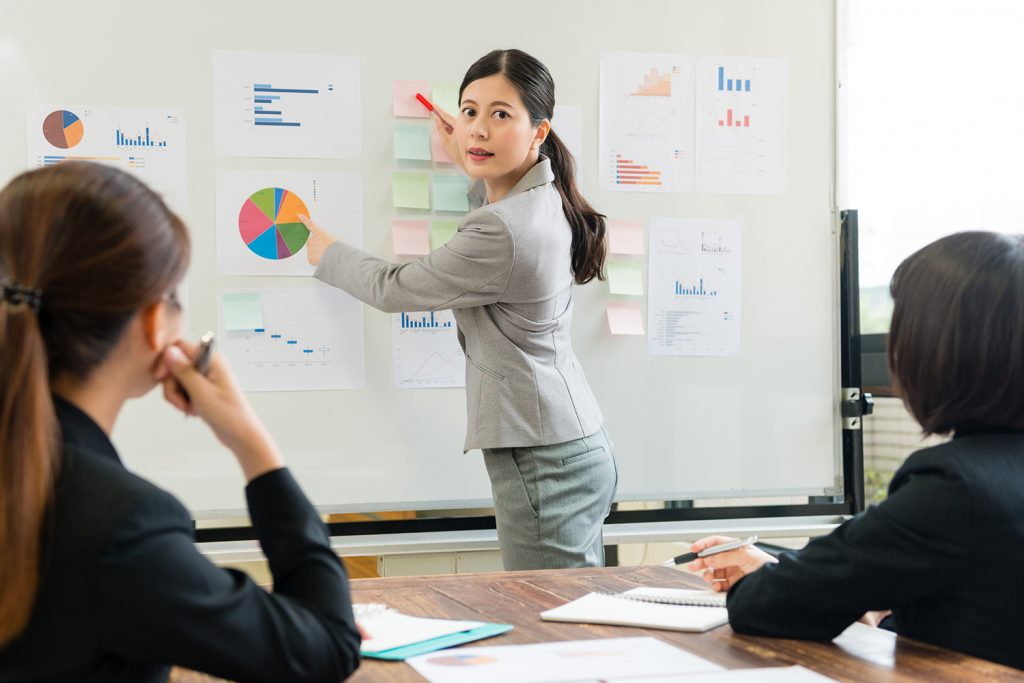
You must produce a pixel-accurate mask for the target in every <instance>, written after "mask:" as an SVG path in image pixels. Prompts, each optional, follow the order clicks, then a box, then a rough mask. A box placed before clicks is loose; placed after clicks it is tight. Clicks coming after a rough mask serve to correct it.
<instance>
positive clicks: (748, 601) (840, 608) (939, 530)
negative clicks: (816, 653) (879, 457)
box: [727, 458, 970, 640]
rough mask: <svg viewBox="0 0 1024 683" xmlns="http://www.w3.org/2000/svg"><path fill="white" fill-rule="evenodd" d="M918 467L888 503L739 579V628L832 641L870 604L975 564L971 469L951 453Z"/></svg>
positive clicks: (883, 605) (733, 604)
mask: <svg viewBox="0 0 1024 683" xmlns="http://www.w3.org/2000/svg"><path fill="white" fill-rule="evenodd" d="M908 465H911V466H910V467H907V468H905V470H902V471H901V472H900V473H897V475H896V477H895V478H894V480H893V484H892V486H891V487H890V495H889V497H888V498H887V499H886V500H885V501H884V502H883V503H881V504H880V505H878V506H877V507H873V508H870V509H869V510H867V511H866V512H864V513H863V514H861V515H859V516H857V517H855V518H854V519H852V520H849V521H848V522H846V523H845V524H843V525H842V526H840V527H839V528H837V529H836V530H835V531H834V532H833V533H831V534H829V535H828V536H825V537H822V538H819V539H816V540H814V541H812V542H811V543H810V544H808V545H807V547H806V548H804V549H803V550H802V551H799V552H792V553H783V554H782V556H781V557H780V558H779V563H778V564H772V565H765V566H764V567H762V568H761V569H760V570H758V571H756V572H754V573H753V574H751V575H749V576H747V577H746V578H744V579H742V580H741V581H740V582H739V583H737V584H736V585H735V586H734V587H733V588H732V590H731V591H730V592H729V596H728V603H727V604H728V608H729V622H730V624H731V625H732V627H733V629H734V630H735V631H737V632H740V633H749V634H754V635H767V636H780V637H785V638H806V639H815V640H818V639H820V640H827V639H831V638H834V637H836V636H837V635H839V634H840V633H841V632H842V631H843V630H844V629H845V628H846V627H847V626H849V625H850V624H851V623H853V622H854V621H856V620H857V619H859V618H860V616H861V615H863V614H864V613H865V612H867V611H870V610H882V609H892V608H897V607H900V606H901V605H906V604H909V603H912V602H915V601H917V600H919V599H921V598H923V597H927V596H929V595H935V594H936V593H938V592H940V591H942V590H943V589H945V588H947V587H949V586H952V585H954V584H955V583H956V582H957V581H958V577H959V576H960V575H961V573H962V572H964V571H966V570H968V567H969V563H968V562H967V561H966V559H965V555H966V554H967V550H966V549H967V546H968V541H969V539H968V529H969V525H970V502H969V501H970V497H969V496H968V495H967V491H966V484H965V481H964V477H963V475H962V474H961V473H960V472H959V470H958V469H957V467H956V466H955V463H953V462H952V461H950V460H943V461H939V460H935V461H929V459H928V458H919V459H918V460H917V461H916V462H914V463H910V461H908Z"/></svg>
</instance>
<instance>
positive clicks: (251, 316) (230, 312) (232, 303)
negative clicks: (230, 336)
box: [220, 292, 263, 330]
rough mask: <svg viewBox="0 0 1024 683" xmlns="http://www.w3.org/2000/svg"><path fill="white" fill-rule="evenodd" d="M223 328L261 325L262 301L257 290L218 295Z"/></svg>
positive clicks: (258, 326)
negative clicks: (222, 315) (222, 316)
mask: <svg viewBox="0 0 1024 683" xmlns="http://www.w3.org/2000/svg"><path fill="white" fill-rule="evenodd" d="M220 303H221V309H222V310H223V313H224V329H225V330H255V329H258V328H260V327H263V303H262V302H261V301H260V293H259V292H226V293H224V294H222V295H221V297H220Z"/></svg>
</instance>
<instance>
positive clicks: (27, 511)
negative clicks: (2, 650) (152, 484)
mask: <svg viewBox="0 0 1024 683" xmlns="http://www.w3.org/2000/svg"><path fill="white" fill-rule="evenodd" d="M188 260H189V242H188V235H187V233H186V231H185V227H184V225H183V224H182V222H181V220H179V219H178V218H177V217H176V216H175V215H174V214H173V213H172V212H171V211H170V210H169V209H168V208H167V206H166V205H165V204H164V203H163V201H162V200H161V199H160V197H159V196H157V195H156V194H155V193H153V191H152V190H150V189H149V188H148V187H146V186H145V185H144V184H143V183H141V182H140V181H138V180H136V179H135V178H134V177H132V176H130V175H128V174H127V173H125V172H123V171H119V170H117V169H114V168H109V167H106V166H101V165H99V164H90V163H81V162H77V163H67V164H61V165H58V166H54V167H50V168H45V169H40V170H37V171H31V172H29V173H24V174H22V175H20V176H18V177H17V178H15V179H14V180H13V181H11V183H10V184H9V185H8V186H7V187H6V188H4V189H3V191H0V279H6V280H9V281H13V282H16V283H17V284H18V285H20V286H23V287H27V288H30V289H38V290H40V291H41V292H42V295H41V297H42V298H41V306H40V307H39V309H38V311H33V309H32V307H31V306H29V305H25V304H23V303H20V304H16V303H12V302H10V301H0V646H3V645H5V644H7V643H8V642H10V641H11V640H13V639H15V638H17V637H18V636H19V635H20V634H21V633H22V632H23V631H24V630H25V627H26V626H27V625H28V621H29V617H30V616H31V613H32V607H33V604H34V602H35V597H36V593H37V591H38V588H39V582H40V574H41V569H42V548H43V535H44V521H45V519H46V516H47V512H48V509H49V505H50V502H51V499H52V497H53V489H54V484H55V480H56V477H57V469H58V464H59V459H60V457H59V454H60V449H59V443H60V434H59V426H58V424H57V420H56V417H55V413H54V406H53V399H52V397H51V395H50V382H51V380H54V379H57V378H60V377H68V378H72V379H75V380H81V379H84V378H86V377H88V376H89V374H90V373H91V372H92V370H93V369H95V368H96V366H98V365H99V364H100V363H102V362H103V361H104V360H105V359H106V358H107V356H108V355H109V354H110V352H111V350H112V349H113V348H114V347H115V346H116V344H117V343H118V340H119V339H120V338H121V335H122V334H123V332H124V330H125V328H126V327H127V326H128V324H129V322H130V321H131V320H132V318H133V317H134V316H135V315H136V314H137V313H138V312H139V311H141V310H142V309H143V308H145V306H147V305H149V304H152V303H154V302H156V301H159V300H160V298H161V297H162V296H163V295H164V294H165V293H167V292H168V291H169V290H170V289H171V288H172V287H173V286H174V285H176V284H177V283H178V281H179V280H180V279H181V278H182V276H183V275H184V273H185V270H186V268H187V267H188Z"/></svg>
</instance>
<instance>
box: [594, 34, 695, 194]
mask: <svg viewBox="0 0 1024 683" xmlns="http://www.w3.org/2000/svg"><path fill="white" fill-rule="evenodd" d="M693 100H694V91H693V65H692V63H691V61H690V59H689V58H688V57H685V56H683V55H673V54H657V53H645V52H609V53H605V54H604V55H602V57H601V114H600V147H601V151H600V157H601V159H600V177H601V189H602V190H619V191H631V192H681V191H683V190H687V189H689V188H690V187H691V186H692V185H693Z"/></svg>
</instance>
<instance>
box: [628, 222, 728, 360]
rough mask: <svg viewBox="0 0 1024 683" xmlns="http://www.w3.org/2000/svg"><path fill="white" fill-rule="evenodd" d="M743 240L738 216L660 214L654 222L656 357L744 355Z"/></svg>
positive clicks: (650, 313)
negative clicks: (694, 217)
mask: <svg viewBox="0 0 1024 683" xmlns="http://www.w3.org/2000/svg"><path fill="white" fill-rule="evenodd" d="M740 243H741V225H740V222H739V221H737V220H714V219H681V218H658V219H655V220H654V221H653V222H652V223H651V229H650V244H649V248H650V265H649V269H648V273H649V282H648V288H649V289H648V299H647V305H648V309H647V325H648V332H647V339H648V351H649V352H650V354H651V355H656V356H734V355H736V354H737V353H739V350H740V295H741V291H740V266H741V263H742V261H741V258H740Z"/></svg>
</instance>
